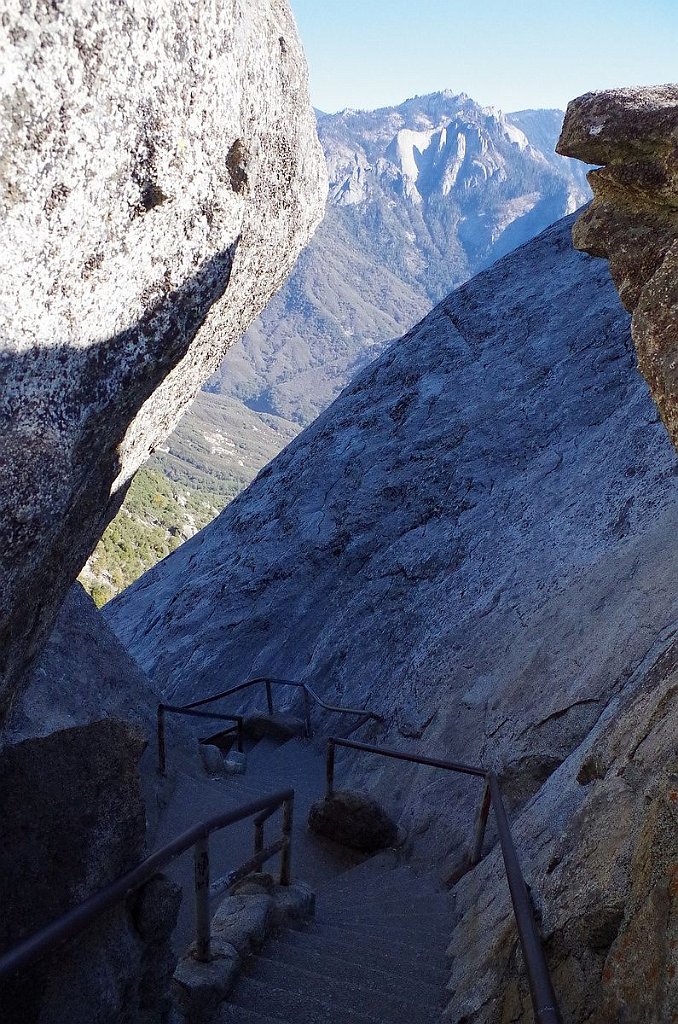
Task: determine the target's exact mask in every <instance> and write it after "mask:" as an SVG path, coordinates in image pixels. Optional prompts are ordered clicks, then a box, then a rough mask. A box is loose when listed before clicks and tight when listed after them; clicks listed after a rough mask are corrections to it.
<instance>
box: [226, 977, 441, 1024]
mask: <svg viewBox="0 0 678 1024" xmlns="http://www.w3.org/2000/svg"><path fill="white" fill-rule="evenodd" d="M313 991H314V992H315V988H314V990H313ZM346 996H347V1003H348V1005H344V1004H342V1005H340V1006H337V1005H332V1003H331V1002H330V1001H328V1000H324V999H317V998H315V995H313V996H312V995H310V993H309V991H308V987H305V988H304V989H303V990H300V991H298V992H288V991H287V989H283V988H277V987H275V986H273V985H267V984H266V983H265V982H260V981H257V980H256V978H249V977H246V976H243V977H242V978H241V979H240V981H239V982H238V983H237V985H236V986H235V988H234V989H233V991H232V992H231V995H230V997H229V1002H230V1003H231V1005H234V1006H243V1007H245V1008H246V1009H248V1010H252V1011H254V1012H255V1013H263V1014H266V1015H267V1016H269V1017H274V1018H275V1019H276V1020H284V1021H288V1022H289V1024H386V1021H387V1020H388V1019H389V1018H386V1017H384V1016H383V1014H381V1012H380V1010H379V1006H378V1003H377V1004H375V1007H374V1011H375V1012H374V1014H364V1013H356V1012H354V1011H353V1010H352V1009H351V1007H350V996H351V993H350V991H349V992H347V993H346ZM398 1024H401V1020H398ZM427 1024H428V1022H427Z"/></svg>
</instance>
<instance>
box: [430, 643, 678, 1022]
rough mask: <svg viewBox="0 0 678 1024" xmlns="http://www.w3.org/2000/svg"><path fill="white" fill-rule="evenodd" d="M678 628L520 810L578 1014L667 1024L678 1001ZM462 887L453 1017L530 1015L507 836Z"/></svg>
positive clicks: (543, 918)
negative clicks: (505, 856)
mask: <svg viewBox="0 0 678 1024" xmlns="http://www.w3.org/2000/svg"><path fill="white" fill-rule="evenodd" d="M673 637H674V639H673V641H672V642H666V641H667V638H666V636H665V637H664V638H663V639H664V641H665V646H664V649H663V651H661V654H660V656H659V657H656V658H651V659H648V662H647V663H646V664H645V665H643V666H641V667H640V670H639V671H638V672H636V673H635V674H634V676H632V677H631V678H630V679H629V680H628V681H627V684H626V685H625V686H624V688H623V689H622V691H621V692H620V695H619V696H618V697H616V698H614V699H613V700H612V701H611V702H610V704H609V706H608V708H607V709H606V711H605V713H604V714H603V715H602V716H601V718H600V720H599V722H598V723H597V724H596V726H595V727H594V728H593V729H592V731H591V733H590V734H589V735H588V736H587V737H586V739H585V741H584V742H583V743H582V744H581V745H579V746H578V747H577V748H576V749H575V750H574V751H573V752H572V754H571V755H570V756H569V757H568V758H567V759H566V761H565V762H564V763H563V764H562V765H561V766H560V768H559V769H558V770H557V771H556V772H555V773H554V774H553V775H552V776H551V777H550V778H549V779H548V781H547V782H546V784H545V785H544V786H543V787H542V789H541V790H540V792H539V794H538V795H537V796H536V797H535V799H534V800H533V801H532V803H531V804H530V805H529V806H528V807H527V808H526V810H525V811H524V813H523V814H522V815H521V816H520V817H519V819H518V821H517V822H516V823H515V824H514V836H515V838H516V841H517V845H518V847H519V854H520V859H521V862H522V865H523V871H524V873H525V877H526V880H527V882H528V884H530V886H531V892H532V897H533V900H534V902H535V905H536V908H537V912H538V915H539V918H540V922H541V932H542V935H543V937H544V939H545V949H546V953H547V957H548V960H549V964H550V967H551V971H552V975H553V982H554V987H555V990H556V993H557V996H558V998H559V1000H560V1005H561V1010H562V1013H563V1020H564V1021H565V1022H566V1024H575V1022H576V1024H632V1022H633V1024H635V1022H641V1021H642V1022H643V1024H660V1022H664V1021H669V1020H673V1019H674V1017H675V1015H676V1011H677V1009H678V988H677V983H676V976H677V972H678V942H677V941H676V939H677V936H678V903H677V901H676V895H677V892H678V886H677V880H676V864H677V862H678V839H677V837H678V830H677V828H676V825H677V821H676V805H677V803H678V763H677V762H676V751H675V731H676V711H675V705H676V693H677V692H678V671H677V669H678V643H677V642H676V639H675V637H676V631H675V630H674V631H673ZM455 894H456V926H455V929H454V933H453V937H452V943H451V946H450V955H451V958H452V974H451V978H450V984H449V988H450V1003H449V1006H448V1010H447V1014H446V1019H447V1020H448V1021H449V1022H450V1024H452V1022H456V1021H459V1020H464V1021H468V1022H469V1024H495V1022H496V1021H514V1020H531V1019H532V1015H531V1010H530V1000H529V994H528V991H527V986H526V982H525V974H524V969H523V966H522V962H521V959H520V957H519V956H518V954H517V935H516V930H515V925H514V922H513V915H512V913H511V908H510V900H509V896H508V888H507V885H506V880H505V876H504V872H503V868H502V866H501V858H500V855H499V853H498V851H497V850H496V849H495V850H494V851H493V852H492V854H491V855H490V856H488V857H486V859H485V860H484V861H482V862H481V863H480V865H479V866H478V867H477V868H476V869H475V870H474V871H472V872H470V873H469V874H468V875H466V876H465V877H464V878H463V879H462V880H461V882H460V883H459V884H458V885H457V887H456V889H455Z"/></svg>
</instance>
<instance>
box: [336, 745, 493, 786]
mask: <svg viewBox="0 0 678 1024" xmlns="http://www.w3.org/2000/svg"><path fill="white" fill-rule="evenodd" d="M330 744H333V745H336V746H338V747H349V748H350V749H351V750H364V751H366V752H367V753H368V754H379V755H381V757H393V758H395V759H396V760H397V761H409V762H410V763H412V764H424V765H428V766H429V767H431V768H445V769H447V771H451V772H460V773H461V774H462V775H475V776H478V777H480V778H483V779H484V778H485V776H486V775H487V771H486V769H485V768H476V767H475V766H474V765H470V764H461V763H460V762H458V761H443V760H441V759H440V758H438V757H420V756H419V755H418V754H407V753H405V751H403V750H392V749H391V748H390V747H375V746H373V744H371V743H361V742H360V741H359V740H345V739H340V738H339V737H338V736H331V737H330V738H329V740H328V741H327V745H328V749H329V746H330Z"/></svg>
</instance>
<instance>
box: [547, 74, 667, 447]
mask: <svg viewBox="0 0 678 1024" xmlns="http://www.w3.org/2000/svg"><path fill="white" fill-rule="evenodd" d="M557 148H558V152H559V153H561V154H563V155H564V156H572V157H578V158H579V159H580V160H584V161H586V162H587V163H590V164H602V165H603V166H601V167H599V168H598V169H597V170H593V171H591V172H590V173H589V175H588V178H589V182H590V183H591V187H592V189H593V203H592V204H591V206H590V208H589V209H588V210H587V211H586V212H585V213H584V214H583V215H582V216H581V217H580V218H579V220H578V221H577V223H576V225H575V227H574V230H573V232H572V237H573V239H574V244H575V245H576V246H577V248H578V249H583V250H584V251H585V252H589V253H591V254H592V255H593V256H604V257H606V258H607V259H608V260H609V262H610V272H611V274H612V277H613V279H614V282H615V284H616V286H617V289H618V291H619V295H620V297H621V300H622V302H623V303H624V305H625V306H626V308H627V309H628V310H629V311H630V312H632V313H633V319H632V325H631V330H632V334H633V340H634V343H635V346H636V349H637V351H638V361H639V365H640V369H641V371H642V373H643V375H644V376H645V378H646V380H647V381H648V383H649V385H650V388H651V389H652V395H653V397H654V399H655V401H656V403H657V405H658V406H659V411H660V413H661V415H662V419H663V420H664V423H665V424H666V426H667V428H668V430H669V433H670V434H671V438H672V440H673V443H674V444H676V445H678V85H662V86H655V87H652V88H640V89H617V90H611V91H608V92H592V93H587V94H586V95H585V96H580V97H579V99H576V100H573V101H572V102H571V103H570V104H569V106H568V108H567V114H566V115H565V123H564V125H563V131H562V134H561V137H560V141H559V143H558V147H557Z"/></svg>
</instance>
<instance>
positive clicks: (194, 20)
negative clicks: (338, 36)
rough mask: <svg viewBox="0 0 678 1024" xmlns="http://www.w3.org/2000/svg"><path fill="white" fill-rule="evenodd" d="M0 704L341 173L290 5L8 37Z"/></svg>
mask: <svg viewBox="0 0 678 1024" xmlns="http://www.w3.org/2000/svg"><path fill="white" fill-rule="evenodd" d="M0 64H1V65H2V67H3V83H4V96H3V106H2V118H1V120H0V148H1V150H2V160H1V161H0V206H1V209H2V221H1V227H0V269H1V271H2V272H1V274H0V280H1V284H0V331H1V332H2V337H3V348H2V354H1V356H0V380H1V382H2V389H1V399H0V428H1V433H0V463H1V464H2V467H3V481H2V488H1V490H0V512H1V514H0V524H1V525H0V541H1V546H2V564H1V566H0V594H1V596H0V704H1V703H4V702H6V700H7V698H8V696H9V694H10V693H11V691H12V688H13V687H14V686H15V685H16V682H17V680H18V678H19V677H20V676H21V674H22V673H23V671H24V670H25V668H26V666H27V665H28V664H29V663H30V661H31V659H32V658H33V656H34V655H35V653H36V652H37V651H38V650H39V647H40V644H41V642H42V641H43V640H44V637H45V636H46V634H47V632H48V631H49V628H50V627H51V625H52V623H53V622H54V618H55V616H56V613H57V611H58V609H59V606H60V604H61V601H62V600H63V598H64V596H65V594H66V591H67V589H68V587H69V586H70V584H71V583H72V581H73V580H74V578H75V576H76V575H77V573H78V572H79V570H80V569H81V567H82V565H83V563H84V561H85V559H86V558H87V556H88V555H89V554H90V552H91V550H92V548H93V547H94V544H95V543H96V541H97V540H98V539H99V537H100V535H101V532H102V530H103V528H104V527H105V525H106V524H107V522H108V521H109V520H110V519H111V518H112V517H113V516H114V515H115V513H116V512H117V510H118V508H119V507H120V503H121V502H122V499H123V497H124V495H125V491H126V489H127V486H128V484H129V481H130V479H131V477H132V476H133V474H134V472H135V471H136V470H137V469H138V467H139V466H140V465H141V463H142V462H143V461H144V460H145V459H146V458H147V457H148V455H149V453H150V452H151V451H152V450H153V449H154V447H155V446H156V445H157V444H158V443H159V441H161V440H162V439H163V438H164V437H165V436H166V435H167V434H168V433H169V432H170V431H171V429H172V428H173V426H174V425H175V424H176V422H177V420H178V418H179V416H180V414H181V412H182V411H183V410H184V409H185V408H186V406H187V405H188V403H189V402H190V401H191V400H192V398H193V397H194V395H195V393H196V391H197V390H198V388H199V387H200V385H201V384H202V382H203V380H204V379H205V378H206V377H207V376H208V375H209V374H210V372H212V371H213V370H214V369H215V368H216V367H217V365H218V364H219V362H220V360H221V357H222V356H223V354H224V352H225V350H226V349H227V348H228V347H229V346H230V345H231V344H232V343H233V342H234V341H235V340H236V339H237V338H239V337H240V336H241V335H242V333H243V332H244V330H245V329H246V328H247V327H248V325H249V323H250V322H251V321H252V320H253V319H254V318H255V317H256V316H257V314H258V313H259V312H261V310H262V309H263V307H264V306H265V304H266V303H267V301H268V299H269V298H270V297H271V295H272V294H273V292H275V291H276V289H277V288H278V287H280V285H281V284H282V283H283V282H284V281H285V278H286V277H287V275H288V273H289V271H290V270H291V268H292V266H293V264H294V261H295V259H296V257H297V256H298V254H299V252H300V250H301V249H302V247H303V246H304V244H305V243H306V242H307V241H308V239H309V237H310V235H311V234H312V232H313V229H314V228H315V226H316V225H317V223H318V221H319V220H320V217H321V214H322V209H323V204H324V198H325V188H326V171H325V165H324V161H323V158H322V152H321V149H320V147H319V144H318V140H317V136H316V132H315V123H314V117H313V112H312V110H311V108H310V105H309V102H308V93H307V79H306V64H305V60H304V57H303V54H302V52H301V48H300V45H299V41H298V39H297V35H296V28H295V25H294V21H293V19H292V16H291V14H290V12H289V9H288V7H287V5H286V4H285V3H282V2H280V0H270V2H264V3H260V4H257V5H255V6H253V5H251V4H249V3H245V2H242V0H236V2H235V3H233V4H230V5H219V6H218V7H216V8H214V7H213V6H212V5H205V4H202V3H198V4H194V3H187V2H178V3H175V2H173V3H169V0H166V2H165V0H163V2H162V3H160V4H157V3H152V4H151V3H146V2H143V3H140V4H139V3H134V4H128V3H123V4H119V5H116V6H115V7H114V8H109V7H107V6H105V5H103V6H102V5H99V4H94V5H89V6H83V5H76V6H74V7H69V9H68V10H64V9H62V8H61V6H59V5H44V4H40V5H34V4H28V5H26V4H23V3H19V2H18V0H12V2H11V3H10V5H9V8H8V9H7V10H5V11H4V13H3V18H2V22H1V23H0Z"/></svg>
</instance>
